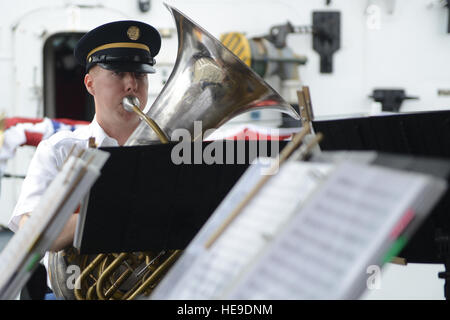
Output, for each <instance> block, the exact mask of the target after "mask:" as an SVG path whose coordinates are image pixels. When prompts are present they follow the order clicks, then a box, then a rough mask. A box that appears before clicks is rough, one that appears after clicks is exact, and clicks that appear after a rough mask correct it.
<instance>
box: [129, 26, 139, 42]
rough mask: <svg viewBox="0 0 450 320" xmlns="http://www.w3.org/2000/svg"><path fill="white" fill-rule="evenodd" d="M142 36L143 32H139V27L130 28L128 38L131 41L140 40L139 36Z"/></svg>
mask: <svg viewBox="0 0 450 320" xmlns="http://www.w3.org/2000/svg"><path fill="white" fill-rule="evenodd" d="M140 35H141V32H140V30H139V28H138V27H136V26H131V27H129V28H128V30H127V36H128V38H130V39H131V40H137V39H139V36H140Z"/></svg>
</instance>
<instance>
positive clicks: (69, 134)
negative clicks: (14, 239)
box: [8, 117, 119, 232]
mask: <svg viewBox="0 0 450 320" xmlns="http://www.w3.org/2000/svg"><path fill="white" fill-rule="evenodd" d="M90 137H94V138H95V142H96V144H97V146H98V147H112V146H119V144H118V142H117V140H116V139H113V138H111V137H109V136H108V135H107V134H106V133H105V131H104V130H103V129H102V128H101V127H100V125H99V124H98V122H97V120H96V119H95V117H94V120H93V121H92V122H91V123H90V124H89V125H88V126H85V127H81V128H78V129H77V130H75V131H69V130H66V131H59V132H57V133H55V134H54V135H52V136H51V137H50V138H48V139H46V140H42V141H41V143H40V144H39V145H38V147H37V149H36V152H35V154H34V156H33V158H32V160H31V162H30V165H29V167H28V172H27V176H26V178H25V180H24V181H23V184H22V189H21V192H20V196H19V200H18V201H17V204H16V207H15V208H14V211H13V213H12V216H11V218H10V220H9V222H8V227H9V228H10V229H11V230H12V231H14V232H16V231H17V230H18V228H19V221H20V219H21V217H22V215H23V214H26V213H31V212H33V210H34V208H35V207H36V206H37V205H38V203H39V201H40V199H41V197H42V195H43V194H44V192H45V190H46V189H47V187H48V185H49V184H50V183H51V182H52V180H53V178H54V177H55V176H56V175H57V174H58V172H59V170H60V169H61V167H62V165H63V164H64V161H65V160H66V158H67V156H68V155H69V153H70V152H71V150H72V148H73V146H75V149H74V150H73V151H72V152H74V151H75V152H78V151H79V150H81V149H87V148H88V146H89V138H90Z"/></svg>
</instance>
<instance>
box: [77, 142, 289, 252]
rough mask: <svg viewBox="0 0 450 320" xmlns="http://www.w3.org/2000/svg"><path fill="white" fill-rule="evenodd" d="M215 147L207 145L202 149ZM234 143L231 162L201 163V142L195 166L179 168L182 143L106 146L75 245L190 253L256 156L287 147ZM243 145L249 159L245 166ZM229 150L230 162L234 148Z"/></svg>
mask: <svg viewBox="0 0 450 320" xmlns="http://www.w3.org/2000/svg"><path fill="white" fill-rule="evenodd" d="M253 142H254V141H253ZM210 143H211V142H203V143H202V149H203V150H204V149H205V147H207V146H208V145H209V144H210ZM215 143H217V142H215ZM220 143H223V144H224V145H225V143H228V146H229V143H230V141H228V142H225V141H222V142H220ZM231 143H232V148H233V154H232V155H231V157H232V158H233V160H232V161H231V164H226V163H224V164H216V163H215V164H206V163H205V161H203V160H202V161H201V164H198V163H197V164H195V162H194V161H195V159H194V148H196V147H195V146H194V144H195V143H191V149H190V150H191V155H190V156H191V162H190V163H191V164H186V163H184V164H183V163H182V164H178V165H177V164H174V162H173V159H172V157H173V155H174V154H173V153H172V149H173V148H174V147H176V146H177V144H176V143H170V144H156V145H148V146H132V147H110V148H101V149H102V150H105V151H108V152H109V153H110V157H109V159H108V161H107V162H106V164H105V165H104V167H103V169H102V171H101V176H100V178H99V179H98V180H97V182H96V183H95V184H94V185H93V187H92V188H91V191H90V194H89V197H88V200H87V201H85V202H84V203H83V205H82V208H81V212H80V217H79V222H78V225H77V230H76V234H75V239H74V246H75V247H76V248H77V249H79V251H80V253H81V254H91V253H111V252H135V251H148V250H163V249H184V248H185V247H186V246H187V245H188V244H189V242H190V241H191V240H192V239H193V238H194V236H195V235H196V233H197V232H198V231H199V230H200V228H201V227H202V226H203V224H204V223H205V222H206V220H207V219H208V218H209V216H210V215H211V214H212V213H213V212H214V210H215V209H216V207H217V206H218V205H219V204H220V202H221V201H222V199H223V198H224V197H225V196H226V194H227V193H228V192H229V190H230V189H231V188H232V187H233V185H234V184H235V183H236V181H237V180H238V179H239V178H240V176H241V175H242V174H243V173H244V172H245V170H246V169H247V168H248V166H249V163H251V161H252V160H253V158H254V156H256V155H262V156H265V155H269V156H270V155H272V156H273V154H271V151H273V150H275V149H276V152H279V150H280V149H282V147H283V146H284V145H285V144H286V142H283V141H279V142H278V141H277V142H276V145H275V148H273V147H272V145H271V142H270V141H268V142H267V143H268V147H267V151H266V150H264V151H263V153H262V154H261V153H260V149H259V147H258V151H257V152H256V153H255V152H254V150H252V151H250V150H249V149H250V148H254V147H255V144H253V145H251V143H252V141H232V142H231ZM239 143H240V145H239V146H238V144H239ZM242 145H243V146H244V148H245V161H244V162H243V163H239V162H242V158H238V156H237V154H238V151H237V150H238V148H240V152H242V150H243V149H242V148H241V146H242ZM197 147H198V145H197ZM178 148H179V145H178ZM177 150H178V149H177ZM223 150H224V155H223V157H224V159H228V163H230V159H231V158H226V157H227V155H226V153H227V152H228V151H230V150H229V148H228V149H227V147H224V148H223ZM177 153H178V152H177ZM228 153H229V152H228ZM175 155H176V154H175ZM197 162H198V158H197ZM224 162H226V161H224Z"/></svg>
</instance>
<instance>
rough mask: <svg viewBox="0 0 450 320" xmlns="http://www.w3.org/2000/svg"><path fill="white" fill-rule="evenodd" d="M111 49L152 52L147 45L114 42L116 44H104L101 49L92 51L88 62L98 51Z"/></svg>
mask: <svg viewBox="0 0 450 320" xmlns="http://www.w3.org/2000/svg"><path fill="white" fill-rule="evenodd" d="M111 48H137V49H143V50H145V51H148V52H150V49H149V47H147V46H146V45H145V44H142V43H132V42H114V43H107V44H104V45H102V46H99V47H97V48H95V49H93V50H91V52H89V54H88V55H87V56H86V60H88V59H89V57H90V56H91V55H93V54H94V53H96V52H97V51H100V50H105V49H111Z"/></svg>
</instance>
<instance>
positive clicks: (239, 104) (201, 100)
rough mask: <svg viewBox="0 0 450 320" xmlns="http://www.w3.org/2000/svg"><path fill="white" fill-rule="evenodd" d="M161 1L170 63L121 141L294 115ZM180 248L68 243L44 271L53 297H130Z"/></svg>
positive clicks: (153, 280)
mask: <svg viewBox="0 0 450 320" xmlns="http://www.w3.org/2000/svg"><path fill="white" fill-rule="evenodd" d="M166 7H167V8H168V10H169V11H170V12H171V14H172V16H173V18H174V20H175V24H176V27H177V32H178V53H177V59H176V63H175V66H174V68H173V71H172V73H171V75H170V77H169V79H168V81H167V83H166V85H165V86H164V88H163V90H162V91H161V93H160V94H159V96H158V97H157V98H156V100H155V102H154V103H153V104H152V106H151V107H150V108H148V109H145V110H144V111H141V112H140V113H139V115H140V117H141V119H142V120H145V121H141V122H140V124H139V125H138V127H137V128H136V130H135V131H134V132H133V133H132V135H131V136H130V137H129V139H128V140H127V142H126V143H125V145H128V146H132V145H147V144H154V143H161V142H162V143H165V142H167V141H170V140H171V139H170V137H171V136H172V133H173V132H174V130H175V129H185V130H188V131H189V132H190V134H191V137H192V140H193V141H195V140H197V139H200V138H202V139H203V138H205V136H203V135H204V134H205V132H206V131H207V130H208V129H213V128H218V127H220V126H221V125H222V124H224V123H225V122H227V121H228V120H230V119H231V118H233V117H235V116H237V115H239V114H241V113H244V112H246V111H252V110H257V109H274V110H279V111H281V112H284V113H287V114H289V115H291V116H292V117H293V118H295V119H300V116H299V114H298V113H297V112H296V111H295V109H294V108H293V107H292V106H291V105H290V104H288V103H287V102H285V101H284V99H283V98H282V97H281V96H280V95H279V94H278V93H277V92H276V91H275V90H274V89H272V88H271V87H270V86H269V85H268V84H267V83H265V82H264V80H263V79H262V78H261V77H260V76H259V75H257V74H256V73H255V72H253V71H252V70H251V69H250V68H249V67H248V66H247V65H246V64H245V63H243V62H242V61H241V60H240V59H239V58H238V57H236V56H235V55H234V54H233V53H232V52H231V51H230V50H228V49H227V48H226V47H225V46H224V45H222V43H221V42H220V41H219V40H217V39H215V38H214V37H213V36H212V35H210V34H209V33H208V32H207V31H206V30H204V29H203V28H201V27H200V26H198V25H197V24H196V23H195V22H193V21H192V20H191V19H189V18H188V17H186V16H185V15H184V14H182V13H181V12H180V11H178V10H177V9H175V8H173V7H171V6H168V5H167V4H166ZM129 101H132V99H130V100H129ZM137 109H138V108H134V109H133V108H131V109H130V110H134V111H136V112H138V111H137ZM196 121H201V124H202V132H201V136H200V135H199V134H198V133H197V132H194V122H196ZM150 122H151V124H152V125H149V123H150ZM155 126H156V129H155ZM209 132H210V131H209ZM194 134H197V136H194ZM180 254H181V251H180V250H172V251H161V252H137V253H116V254H99V255H79V254H77V252H76V250H75V249H74V248H70V249H66V250H62V251H59V252H56V253H53V252H51V253H50V254H49V260H48V270H49V278H50V282H51V284H52V288H53V291H54V293H55V295H56V296H57V298H62V299H134V298H136V297H138V296H139V295H149V294H150V293H151V291H152V289H153V288H154V287H155V286H156V285H157V284H158V282H159V280H160V279H161V278H162V277H163V276H164V274H165V273H166V272H167V271H168V269H169V268H170V266H171V265H172V264H173V263H174V262H175V261H176V259H177V258H178V257H179V256H180ZM70 266H78V268H79V269H80V270H81V272H80V274H79V275H78V276H77V278H76V280H74V279H73V278H72V279H69V278H70V277H73V275H74V274H73V273H70V272H68V270H69V268H70ZM75 274H76V273H75Z"/></svg>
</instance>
